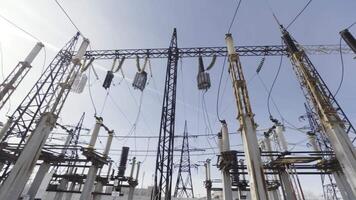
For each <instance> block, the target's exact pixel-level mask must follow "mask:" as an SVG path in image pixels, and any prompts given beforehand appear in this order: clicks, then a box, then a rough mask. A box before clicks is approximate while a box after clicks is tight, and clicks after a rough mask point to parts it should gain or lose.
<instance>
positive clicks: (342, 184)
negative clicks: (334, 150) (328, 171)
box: [333, 171, 356, 200]
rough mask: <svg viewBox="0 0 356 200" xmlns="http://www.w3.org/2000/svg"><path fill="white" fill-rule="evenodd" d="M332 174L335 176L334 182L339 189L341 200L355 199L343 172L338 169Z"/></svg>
mask: <svg viewBox="0 0 356 200" xmlns="http://www.w3.org/2000/svg"><path fill="white" fill-rule="evenodd" d="M333 176H334V178H335V182H336V185H337V188H338V189H339V191H340V194H341V196H342V199H343V200H354V199H356V197H355V195H354V194H353V192H352V189H351V187H350V185H349V184H348V183H347V181H346V177H345V174H344V173H342V172H340V171H336V172H333Z"/></svg>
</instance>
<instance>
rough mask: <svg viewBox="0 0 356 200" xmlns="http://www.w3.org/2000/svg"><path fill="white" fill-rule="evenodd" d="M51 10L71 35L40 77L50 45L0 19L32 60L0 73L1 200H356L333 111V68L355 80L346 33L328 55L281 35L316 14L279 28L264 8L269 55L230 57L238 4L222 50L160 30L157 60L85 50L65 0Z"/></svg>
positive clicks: (354, 118) (347, 141)
mask: <svg viewBox="0 0 356 200" xmlns="http://www.w3.org/2000/svg"><path fill="white" fill-rule="evenodd" d="M261 1H262V2H265V0H261ZM269 1H270V2H274V1H273V0H268V1H266V2H269ZM53 2H54V5H55V6H54V8H56V9H58V10H59V12H60V13H61V14H63V16H62V17H61V19H64V20H65V22H66V23H68V24H69V26H70V27H74V28H73V30H76V31H73V32H71V33H73V34H72V37H71V38H67V42H66V43H63V44H62V46H61V47H60V48H53V47H50V48H51V51H53V52H55V53H53V56H52V55H51V54H50V56H48V57H47V58H46V56H45V61H46V59H48V60H50V61H47V62H45V65H44V66H43V68H42V69H40V68H41V66H40V65H39V64H38V63H39V62H37V61H36V60H38V57H40V56H41V52H42V51H44V53H45V51H46V50H45V49H46V47H47V46H53V45H52V44H49V43H48V42H46V41H42V40H40V39H38V38H37V37H35V36H34V35H33V33H32V32H33V31H32V30H31V28H29V27H28V26H27V27H26V28H23V27H22V26H21V25H19V24H18V23H16V20H12V19H11V18H8V17H7V16H6V15H2V13H0V19H1V21H2V22H3V23H6V24H8V26H11V27H12V28H13V29H14V30H13V31H17V32H21V33H22V34H24V35H27V36H26V37H27V38H30V39H31V40H30V41H31V45H32V46H33V47H32V49H28V50H27V49H26V51H27V54H26V55H27V56H26V55H23V57H24V59H21V58H17V64H16V65H15V66H6V65H3V64H1V65H2V66H1V67H2V68H4V69H6V73H5V74H4V72H3V76H4V78H3V79H2V83H1V85H0V111H1V114H3V116H2V118H1V120H3V121H2V122H1V124H0V125H1V129H0V200H18V199H23V200H36V199H37V200H39V199H41V200H184V199H186V200H203V199H204V200H319V199H320V200H356V151H355V144H356V129H355V127H354V125H353V124H355V123H356V115H355V114H353V113H354V112H356V110H352V111H348V110H347V109H344V106H343V104H353V103H354V102H351V103H350V102H347V103H345V101H340V100H339V99H343V98H342V97H341V96H345V98H346V99H348V98H351V97H354V96H355V88H356V87H355V84H354V82H355V81H354V79H352V80H348V79H347V78H349V76H347V72H345V71H346V70H347V69H348V68H345V66H344V65H346V64H348V65H352V64H353V66H352V67H354V66H355V56H356V39H355V37H354V35H355V34H356V29H355V28H356V25H355V24H356V22H355V23H351V24H350V23H349V24H343V25H342V27H343V28H340V29H337V30H336V29H335V30H334V32H333V33H332V35H335V37H336V38H337V39H339V41H340V43H339V44H337V43H335V44H332V42H330V43H322V42H313V43H312V42H310V40H307V39H306V41H309V42H310V44H309V43H308V44H304V42H302V41H303V40H304V39H305V38H308V35H307V34H305V35H303V34H302V36H301V34H300V33H299V34H298V36H296V35H297V34H294V32H297V31H296V29H292V28H290V27H291V26H292V25H293V26H296V25H294V23H296V22H298V21H302V22H303V23H304V24H307V23H308V20H306V19H305V18H303V19H301V18H302V17H303V15H304V14H305V13H307V12H309V11H308V9H309V7H310V6H318V4H321V2H320V1H319V2H318V1H312V0H309V1H306V2H305V3H304V4H303V5H302V6H304V7H302V9H300V10H298V9H294V10H293V12H297V15H296V16H295V17H294V18H293V19H292V21H291V22H290V23H286V24H284V23H281V22H282V21H285V20H284V19H283V20H282V19H281V18H280V17H278V10H277V9H272V8H271V7H273V6H271V5H270V4H269V6H265V7H267V8H266V10H268V12H267V13H268V14H269V15H270V16H271V17H270V18H269V19H268V20H269V21H270V23H271V24H272V25H273V26H271V27H270V29H273V30H274V31H277V32H274V33H278V34H277V36H278V40H276V41H277V42H275V44H273V45H270V44H268V42H267V43H261V42H260V41H263V38H262V39H261V38H258V39H256V41H257V42H255V43H258V44H259V45H240V44H245V42H242V41H241V40H240V39H239V38H240V37H239V34H238V33H235V30H238V32H239V33H240V32H243V31H244V30H243V29H238V27H239V24H240V23H248V20H249V19H244V18H243V17H240V19H238V20H237V18H238V17H237V16H239V13H240V12H243V9H245V8H244V4H248V3H249V2H247V1H242V0H237V1H231V2H221V4H226V6H229V7H231V8H233V9H232V11H233V12H232V13H229V14H233V15H231V16H230V15H229V16H230V18H228V19H225V20H227V22H228V25H230V26H229V27H228V31H226V32H224V34H220V39H221V41H223V43H220V42H221V41H216V43H217V44H223V45H212V46H206V45H187V44H189V43H186V42H185V41H184V40H185V38H184V37H180V35H184V36H186V35H187V34H188V35H189V34H191V35H195V39H197V38H199V34H203V33H197V32H195V33H187V32H186V31H185V27H184V26H179V27H177V28H174V27H175V25H174V24H171V25H170V27H173V28H170V29H169V32H170V34H171V35H166V36H165V37H160V38H159V41H161V42H160V44H163V43H164V44H166V46H165V47H160V48H155V47H152V48H151V47H148V48H147V47H145V48H120V46H118V47H117V48H111V47H110V48H102V47H101V48H96V46H95V44H96V41H97V40H99V39H98V38H95V37H93V38H92V37H90V36H89V35H90V33H89V32H90V30H85V31H83V30H82V29H79V28H78V27H80V25H79V23H78V21H77V20H74V19H73V17H72V13H70V12H69V11H68V9H67V8H66V7H65V6H64V5H65V3H64V2H65V0H62V1H59V0H58V1H57V0H54V1H53ZM209 2H210V1H207V2H206V4H209ZM215 3H217V2H215ZM189 4H190V2H189V1H186V2H185V3H184V6H189ZM0 5H1V3H0ZM353 5H355V4H354V3H353ZM207 6H209V5H207ZM263 6H264V5H263ZM261 7H262V5H261ZM268 7H269V9H268ZM81 9H82V8H81ZM81 9H79V10H78V9H76V10H77V12H81ZM83 9H84V8H83ZM289 9H290V8H289ZM295 10H296V11H295ZM0 12H1V10H0ZM338 14H339V15H343V14H344V13H338ZM137 17H143V18H144V16H137ZM231 17H232V19H231ZM354 17H355V15H354ZM27 20H28V21H31V20H32V19H27ZM125 20H126V19H125ZM200 20H209V19H200ZM349 20H351V21H350V22H352V20H355V19H349ZM118 21H120V20H118ZM115 23H116V22H115ZM184 23H185V22H184ZM330 23H332V20H331V21H330ZM0 26H1V24H0ZM130 26H136V24H135V23H132V24H130ZM261 29H262V28H260V27H258V26H256V27H254V30H256V31H262V30H261ZM92 30H93V31H98V30H94V29H92ZM65 31H67V32H68V30H65ZM158 31H160V30H158ZM314 31H316V32H317V30H314ZM0 32H1V28H0ZM149 34H151V33H150V32H145V31H144V30H142V32H141V33H140V37H143V38H144V37H145V35H149ZM320 34H323V33H320ZM204 35H207V37H209V33H204ZM136 36H137V35H135V36H132V37H136ZM274 36H275V35H274ZM126 37H131V36H130V35H129V34H127V36H126ZM250 37H254V34H251V36H250ZM299 38H302V39H299ZM252 39H253V38H252ZM135 40H136V38H132V41H131V40H130V41H127V44H128V45H129V44H130V42H133V43H134V42H135ZM197 40H199V39H197ZM33 41H35V42H33ZM202 41H204V40H202ZM0 42H3V41H2V39H1V35H0ZM211 42H212V43H214V42H215V40H213V41H211ZM181 43H183V44H184V45H182V46H180V45H181ZM134 44H135V45H137V43H134ZM116 46H117V45H116ZM12 48H14V49H16V48H22V47H21V44H20V43H17V44H16V45H14V46H12ZM54 49H55V50H54ZM1 51H6V49H3V50H1ZM44 55H46V54H44ZM328 57H331V59H337V62H339V60H340V61H341V63H340V62H339V63H338V64H337V65H340V66H341V67H342V79H341V81H340V83H339V84H338V87H337V89H336V90H335V89H334V85H333V86H330V84H329V83H331V82H332V83H334V82H333V81H331V80H329V79H333V80H335V79H336V78H334V77H333V76H334V75H335V76H338V73H339V70H338V69H339V66H335V65H334V62H332V64H331V62H330V65H333V66H327V65H328V63H327V62H328V61H324V62H322V61H323V59H325V58H328ZM1 59H6V57H4V56H3V55H1ZM245 59H246V60H245ZM283 59H284V62H283ZM185 60H188V61H189V62H187V63H188V64H183V61H185ZM270 60H274V61H275V62H273V64H271V62H270ZM314 60H318V61H317V62H315V61H314ZM320 60H321V61H320ZM251 62H255V63H257V64H256V65H254V66H251V65H250V64H251ZM335 62H336V61H335ZM337 62H336V63H337ZM1 63H2V62H1ZM246 63H248V64H246ZM319 63H324V65H326V66H319V65H318V64H319ZM350 63H351V64H350ZM276 65H277V67H278V68H277V73H275V70H276ZM282 66H283V68H282ZM322 67H326V68H327V67H329V70H330V69H331V70H330V71H328V73H329V74H328V73H326V72H325V71H324V69H323V68H322ZM281 69H282V70H281ZM32 70H36V73H37V75H34V74H32V75H31V72H32ZM251 71H252V73H250V72H251ZM266 71H268V73H272V74H271V76H269V78H270V79H271V80H268V81H269V82H268V84H267V83H266V82H264V80H263V76H262V74H263V73H267V72H266ZM271 71H272V72H271ZM246 72H247V73H246ZM350 73H351V72H350ZM280 74H283V75H280ZM325 74H326V77H325ZM330 74H331V75H330ZM344 74H345V76H344ZM279 76H283V77H279ZM352 76H354V75H352ZM29 77H31V78H29ZM33 77H36V79H34V78H33ZM286 77H287V78H286ZM330 77H331V78H330ZM278 79H282V80H278ZM286 79H290V80H293V81H294V82H292V85H293V86H288V83H289V82H288V83H287V82H285V83H284V82H283V81H286ZM344 79H345V81H346V82H347V83H348V84H349V85H348V88H347V89H344V90H347V92H340V91H341V89H342V88H343V87H347V86H343V81H344ZM349 79H350V78H349ZM255 82H256V84H257V83H258V84H260V85H261V86H262V87H259V88H258V87H256V86H254V85H253V84H254V83H255ZM351 82H352V83H351ZM191 83H194V84H191ZM345 84H346V83H345ZM352 84H353V85H352ZM350 85H351V86H350ZM22 86H23V87H22ZM352 86H353V88H352ZM282 87H290V88H288V89H286V90H287V91H288V93H283V92H280V91H281V90H278V88H282ZM122 88H124V89H122ZM257 88H258V89H257ZM119 91H120V92H119ZM144 94H145V98H143V96H144ZM146 94H151V96H149V95H146ZM197 94H198V98H197V99H195V97H196V95H197ZM296 95H299V96H298V97H296ZM193 96H194V97H193ZM228 98H229V100H228V101H227V100H226V99H228ZM293 98H294V99H295V100H294V99H293ZM84 99H85V100H84ZM288 99H293V100H288ZM353 100H354V99H353ZM194 101H197V102H198V103H197V104H195V103H193V102H194ZM282 101H283V102H290V103H287V104H288V106H285V105H284V106H281V105H279V102H282ZM14 102H15V105H14ZM147 102H148V103H147ZM222 102H223V103H222ZM256 102H258V103H256ZM261 102H262V103H261ZM266 102H267V103H266ZM261 104H263V105H261ZM282 107H283V108H282ZM346 107H347V108H349V107H353V106H352V105H351V106H350V105H347V106H346ZM299 108H302V109H299ZM292 110H297V111H296V113H298V114H294V115H289V114H288V113H289V112H292ZM143 112H145V113H146V114H147V115H146V116H145V115H144V114H143ZM78 113H80V114H78ZM192 113H195V114H192ZM227 113H229V114H227ZM266 113H267V114H266ZM282 113H284V114H282ZM296 115H299V116H296ZM68 116H70V117H68ZM286 116H288V117H286ZM69 119H70V120H69ZM260 120H263V122H261V123H260V122H259V121H260ZM124 124H125V125H124ZM122 127H125V128H122ZM315 188H318V189H315ZM310 192H314V194H316V195H314V194H311V193H310Z"/></svg>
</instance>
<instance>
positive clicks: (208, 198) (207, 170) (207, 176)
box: [204, 159, 212, 200]
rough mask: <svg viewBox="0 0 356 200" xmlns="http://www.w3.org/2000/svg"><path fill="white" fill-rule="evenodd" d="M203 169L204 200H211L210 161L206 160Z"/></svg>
mask: <svg viewBox="0 0 356 200" xmlns="http://www.w3.org/2000/svg"><path fill="white" fill-rule="evenodd" d="M204 167H205V182H204V185H205V189H206V200H211V187H212V182H211V171H210V159H207V160H206V162H205V163H204Z"/></svg>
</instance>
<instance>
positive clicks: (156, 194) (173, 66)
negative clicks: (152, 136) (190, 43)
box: [151, 29, 179, 200]
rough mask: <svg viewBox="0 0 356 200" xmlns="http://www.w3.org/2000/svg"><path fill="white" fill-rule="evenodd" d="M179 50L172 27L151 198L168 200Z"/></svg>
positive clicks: (169, 196)
mask: <svg viewBox="0 0 356 200" xmlns="http://www.w3.org/2000/svg"><path fill="white" fill-rule="evenodd" d="M178 59H179V52H178V45H177V30H176V29H174V31H173V36H172V39H171V43H170V45H169V49H168V62H167V72H166V82H165V86H164V95H163V105H162V114H161V125H160V131H159V140H158V148H157V158H156V171H155V177H154V188H153V193H152V195H151V199H152V200H161V199H162V197H164V199H165V200H170V199H171V198H172V197H171V190H172V168H173V145H174V129H175V112H176V93H177V71H178V70H177V66H178Z"/></svg>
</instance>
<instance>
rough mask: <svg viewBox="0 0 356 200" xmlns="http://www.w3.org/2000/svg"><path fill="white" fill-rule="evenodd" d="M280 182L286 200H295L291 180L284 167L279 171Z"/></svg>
mask: <svg viewBox="0 0 356 200" xmlns="http://www.w3.org/2000/svg"><path fill="white" fill-rule="evenodd" d="M280 177H281V182H282V185H283V189H284V194H285V196H286V199H288V200H297V196H296V194H295V191H294V188H293V184H292V181H291V180H290V177H289V174H288V172H287V171H286V169H284V170H281V171H280Z"/></svg>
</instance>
